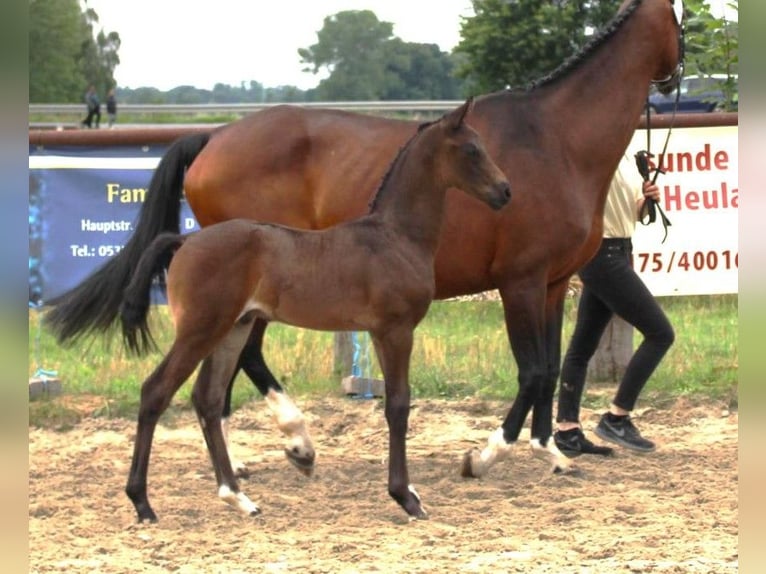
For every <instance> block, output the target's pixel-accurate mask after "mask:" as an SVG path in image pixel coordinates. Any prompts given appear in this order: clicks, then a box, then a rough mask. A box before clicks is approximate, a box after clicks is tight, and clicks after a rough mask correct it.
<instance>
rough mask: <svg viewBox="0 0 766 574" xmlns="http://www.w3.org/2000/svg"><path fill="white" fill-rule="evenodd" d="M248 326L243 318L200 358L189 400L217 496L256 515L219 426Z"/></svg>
mask: <svg viewBox="0 0 766 574" xmlns="http://www.w3.org/2000/svg"><path fill="white" fill-rule="evenodd" d="M250 325H251V322H250V321H249V320H248V318H243V319H242V320H241V321H240V322H239V323H237V324H236V325H235V326H234V328H233V329H232V330H231V331H230V332H229V333H228V335H226V337H225V338H224V339H223V340H222V341H221V342H220V343H219V345H218V346H217V347H216V348H215V350H214V351H213V353H212V354H211V355H210V356H209V357H208V358H206V359H205V360H204V361H203V363H202V367H201V368H200V372H199V376H198V377H197V380H196V382H195V383H194V389H193V390H192V402H193V404H194V408H195V410H196V411H197V418H198V419H199V422H200V426H201V427H202V434H203V435H204V437H205V442H206V443H207V447H208V451H209V452H210V459H211V461H212V463H213V469H214V470H215V476H216V481H217V483H218V496H219V497H220V498H221V499H223V501H224V502H226V503H227V504H229V505H231V506H233V507H234V508H236V509H237V510H239V511H240V512H242V513H244V514H247V515H249V516H255V515H256V514H258V513H260V510H259V508H258V507H257V506H256V505H255V504H254V503H253V502H252V501H251V500H250V499H249V498H248V497H247V496H245V495H244V494H243V493H242V492H240V490H239V485H238V484H237V479H236V477H235V476H234V470H233V468H232V465H231V460H230V459H229V453H228V449H227V446H226V440H225V438H224V434H223V429H222V426H221V412H222V410H223V404H224V400H225V397H226V390H227V388H228V382H229V380H230V378H231V373H232V372H233V371H234V369H235V368H236V364H237V358H238V357H239V354H240V352H241V350H242V347H243V346H244V344H245V341H246V339H247V336H248V333H249V332H250Z"/></svg>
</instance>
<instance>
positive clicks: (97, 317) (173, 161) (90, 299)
mask: <svg viewBox="0 0 766 574" xmlns="http://www.w3.org/2000/svg"><path fill="white" fill-rule="evenodd" d="M209 138H210V136H209V134H207V133H204V134H194V135H190V136H186V137H184V138H181V139H179V140H176V141H175V142H174V143H173V145H171V146H170V149H168V151H167V153H166V154H165V155H164V157H163V158H162V160H161V161H160V163H159V165H158V166H157V169H156V170H155V171H154V174H153V175H152V179H151V182H150V183H149V189H148V190H147V193H146V201H145V202H144V205H143V206H142V207H141V212H140V213H139V216H138V221H137V223H136V227H135V230H134V231H133V235H132V236H131V237H130V239H129V240H128V242H127V243H126V244H125V246H124V247H123V248H122V250H121V251H120V252H119V253H118V254H117V255H116V256H115V257H113V258H112V259H110V260H109V261H107V262H106V263H105V264H104V265H102V266H101V267H99V268H98V269H97V270H96V271H94V272H93V273H92V274H91V275H89V276H88V277H87V278H86V279H85V280H84V281H83V282H82V283H80V284H79V285H78V286H76V287H73V288H72V289H70V290H69V291H67V292H66V293H64V294H63V295H60V296H58V297H56V298H55V299H53V300H51V301H49V302H48V304H50V305H52V306H53V308H52V309H51V310H50V311H49V312H48V313H47V314H46V315H45V319H44V321H45V324H46V325H47V326H48V327H49V328H50V329H51V331H52V332H53V333H54V334H55V336H56V338H57V339H58V341H59V343H61V344H65V343H72V342H74V341H75V340H77V339H78V338H80V337H82V336H86V335H92V334H98V333H102V334H103V333H106V332H108V331H109V330H110V328H111V327H112V326H113V325H114V322H115V321H116V319H117V314H118V313H119V310H120V303H121V302H122V292H123V289H124V288H125V286H126V285H127V284H128V282H129V281H130V278H131V276H132V274H133V271H134V269H135V268H136V266H137V265H138V260H139V259H140V258H141V254H142V253H143V252H144V250H145V249H146V248H147V246H148V245H149V244H150V243H151V242H152V240H153V239H154V238H155V237H157V235H159V234H160V233H162V232H164V231H171V232H174V233H178V232H179V230H180V211H181V196H182V194H183V179H184V174H185V172H186V168H187V167H188V166H189V165H190V164H191V162H192V161H193V160H194V158H196V157H197V155H198V154H199V153H200V151H202V148H204V147H205V145H206V144H207V142H208V139H209Z"/></svg>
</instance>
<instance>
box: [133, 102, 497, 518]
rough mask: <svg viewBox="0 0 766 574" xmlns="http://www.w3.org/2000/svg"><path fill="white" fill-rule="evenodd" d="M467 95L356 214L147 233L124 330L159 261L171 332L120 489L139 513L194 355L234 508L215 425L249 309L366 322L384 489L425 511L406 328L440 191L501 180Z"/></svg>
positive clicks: (424, 302)
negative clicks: (382, 432)
mask: <svg viewBox="0 0 766 574" xmlns="http://www.w3.org/2000/svg"><path fill="white" fill-rule="evenodd" d="M470 106H471V100H469V101H467V102H466V103H465V104H464V105H463V106H461V107H459V108H458V109H456V110H455V111H453V112H451V113H450V114H447V115H445V116H444V117H443V118H442V119H440V120H439V121H436V122H432V123H430V124H424V125H423V126H421V128H420V129H419V130H418V131H417V132H416V134H415V135H414V136H413V137H412V138H411V139H410V141H409V142H408V143H407V144H406V145H405V146H404V147H403V148H402V149H401V150H400V152H399V154H398V155H397V157H396V159H395V160H394V161H393V163H392V164H391V166H390V168H389V170H388V173H387V174H386V175H385V176H384V178H383V181H382V183H381V185H380V188H379V189H378V191H377V194H376V195H375V197H374V199H373V201H372V204H371V207H370V212H369V214H368V215H366V216H364V217H361V218H359V219H356V220H352V221H349V222H346V223H342V224H340V225H337V226H335V227H331V228H328V229H325V230H322V231H305V230H298V229H294V228H289V227H284V226H281V225H270V224H262V223H255V222H252V221H248V220H243V219H238V220H231V221H228V222H224V223H221V224H217V225H213V226H210V227H207V228H205V229H203V230H201V231H199V232H198V233H195V234H192V235H189V236H181V235H176V234H165V235H161V236H160V237H158V238H157V239H156V240H155V241H154V242H153V243H152V245H151V246H150V247H149V249H148V250H147V251H146V253H145V254H144V256H143V257H142V259H141V261H140V262H139V265H138V268H137V270H136V272H135V274H134V276H133V279H132V281H131V283H130V285H129V286H128V288H127V289H126V291H125V296H124V304H123V310H122V321H123V333H124V335H125V337H126V341H127V343H128V344H129V346H131V347H132V348H134V349H138V350H140V349H141V348H142V346H143V344H144V343H146V342H147V341H148V340H149V338H150V334H149V331H148V324H147V322H146V319H147V314H148V308H149V292H150V286H151V281H152V278H153V277H154V276H156V275H157V274H158V273H162V269H163V267H164V264H165V263H166V262H167V258H168V257H169V256H170V254H171V253H172V252H173V251H175V253H174V254H172V261H171V263H170V267H169V270H168V274H167V294H168V304H169V307H170V313H171V316H172V318H173V321H174V323H175V328H176V336H175V341H174V343H173V346H172V348H171V349H170V351H169V352H168V354H167V355H166V357H165V359H164V360H163V361H162V363H161V364H160V365H159V367H157V369H156V370H155V371H154V372H153V373H152V374H151V375H150V376H149V378H148V379H147V380H146V381H145V382H144V384H143V387H142V391H141V405H140V410H139V416H138V431H137V434H136V442H135V450H134V454H133V462H132V465H131V469H130V475H129V478H128V485H127V488H126V491H127V494H128V496H129V497H130V499H131V500H132V501H133V504H134V505H135V508H136V512H137V513H138V518H139V520H144V519H148V520H156V515H155V513H154V511H153V510H152V508H151V506H150V505H149V500H148V497H147V492H146V478H147V470H148V464H149V454H150V450H151V444H152V437H153V433H154V429H155V426H156V423H157V420H158V419H159V417H160V415H161V414H162V412H163V411H164V410H165V408H166V407H167V406H168V404H169V403H170V400H171V397H172V396H173V394H174V393H175V392H176V391H177V390H178V388H179V387H180V386H181V385H182V384H183V383H184V381H185V380H186V379H187V378H188V377H189V376H190V375H191V374H192V372H193V371H194V369H195V368H196V367H197V365H199V363H200V361H202V368H201V370H200V373H199V376H198V378H197V381H196V383H195V385H194V389H193V392H192V400H193V403H194V406H195V409H196V411H197V415H198V417H199V421H200V424H201V426H202V431H203V434H204V436H205V441H206V443H207V446H208V449H209V451H210V455H211V458H212V462H213V467H214V469H215V473H216V479H217V482H218V488H219V492H218V493H219V496H220V497H221V498H222V499H224V500H225V501H226V502H228V503H229V504H231V505H232V506H234V507H235V508H237V509H239V510H241V511H242V512H245V513H247V514H256V513H258V512H259V510H258V507H257V506H256V505H255V504H254V503H253V502H251V501H250V499H248V498H247V497H246V496H245V495H244V494H243V493H242V492H240V490H239V487H238V484H237V481H236V478H235V476H234V472H233V470H232V466H231V462H230V459H229V455H228V452H227V448H226V442H225V440H224V435H223V433H222V430H221V424H220V423H221V413H222V410H223V404H224V399H225V396H226V390H227V386H228V384H229V380H230V378H231V376H232V373H233V372H234V370H235V368H236V367H237V362H238V359H239V356H240V353H241V351H242V349H243V347H244V346H245V344H246V342H247V340H248V338H249V336H250V332H251V330H252V327H253V322H254V321H255V320H256V319H261V320H265V321H280V322H283V323H287V324H290V325H295V326H299V327H305V328H309V329H321V330H329V331H342V330H353V331H369V333H370V336H371V338H372V341H373V344H374V347H375V350H376V353H377V356H378V359H379V362H380V366H381V368H382V370H383V376H384V379H385V382H386V404H385V414H386V420H387V422H388V426H389V433H390V442H389V449H390V452H389V476H388V491H389V493H390V495H391V496H392V497H393V498H394V499H395V500H396V501H397V502H398V503H399V504H400V505H401V506H402V508H404V510H405V511H406V512H407V513H408V514H409V515H410V516H412V517H416V518H423V517H425V516H426V512H425V511H424V510H423V507H422V506H421V502H420V498H419V496H418V495H417V494H416V493H415V491H414V489H413V488H412V486H411V485H410V478H409V473H408V471H407V460H406V451H405V437H406V433H407V420H408V416H409V409H410V387H409V381H408V375H409V362H410V354H411V351H412V343H413V332H414V330H415V327H416V326H417V325H418V323H419V322H420V321H421V320H422V319H423V317H424V316H425V314H426V311H427V310H428V307H429V305H430V304H431V301H432V299H433V296H434V268H433V263H434V253H435V252H436V248H437V245H438V241H439V233H440V231H441V223H442V219H443V214H444V205H445V195H446V193H447V189H448V188H450V187H457V188H460V189H461V190H463V191H465V192H466V193H467V194H468V195H471V196H473V197H474V198H476V199H478V200H479V201H476V208H481V209H487V207H486V206H484V205H481V203H480V202H483V203H485V204H487V205H489V206H490V207H491V208H493V209H495V210H499V209H500V208H501V207H503V206H504V205H505V204H506V203H507V202H508V200H509V199H510V191H509V184H508V181H507V180H506V178H505V175H504V174H503V172H502V171H500V169H499V168H498V167H497V166H496V165H495V164H494V163H493V162H492V160H491V159H490V158H489V156H488V155H487V154H486V152H485V150H484V147H483V145H482V143H481V141H480V140H479V137H478V135H477V133H476V132H475V131H474V130H473V129H471V128H470V127H469V126H468V125H467V124H466V123H465V122H464V119H465V116H466V113H467V112H468V110H469V109H470Z"/></svg>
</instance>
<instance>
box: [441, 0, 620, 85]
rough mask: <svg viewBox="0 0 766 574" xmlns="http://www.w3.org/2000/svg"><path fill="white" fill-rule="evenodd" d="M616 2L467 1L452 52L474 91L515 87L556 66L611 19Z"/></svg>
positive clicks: (573, 0)
mask: <svg viewBox="0 0 766 574" xmlns="http://www.w3.org/2000/svg"><path fill="white" fill-rule="evenodd" d="M618 6H619V1H618V0H550V1H548V2H541V1H540V0H473V9H474V16H472V17H469V18H465V19H464V21H463V24H462V26H461V37H462V38H461V41H460V43H459V44H458V45H457V47H456V48H455V53H456V54H457V55H458V56H461V57H462V59H461V60H460V62H461V63H460V65H459V67H458V69H457V72H456V73H457V75H458V76H459V77H461V78H465V79H466V80H467V82H468V83H469V85H470V87H471V89H472V91H474V92H490V91H494V90H499V89H502V88H504V87H506V86H511V87H517V86H521V85H525V84H528V83H530V82H532V81H533V80H536V79H538V78H540V77H542V76H544V75H546V74H548V73H550V72H552V71H553V70H555V69H556V68H557V67H558V66H559V65H561V64H562V63H563V62H564V61H565V60H566V59H567V58H568V57H569V56H571V55H573V54H575V53H576V52H577V51H578V50H579V49H580V48H581V47H582V46H583V45H584V44H585V43H586V42H587V40H588V38H589V35H590V33H592V31H593V29H600V28H602V27H603V26H604V25H605V24H606V23H607V22H608V21H609V19H610V18H611V17H612V16H614V14H615V13H616V11H617V8H618Z"/></svg>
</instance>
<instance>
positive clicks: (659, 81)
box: [652, 0, 684, 94]
mask: <svg viewBox="0 0 766 574" xmlns="http://www.w3.org/2000/svg"><path fill="white" fill-rule="evenodd" d="M660 4H663V6H662V9H663V10H664V11H665V12H666V13H667V15H666V20H667V26H665V28H664V30H666V32H664V33H663V34H662V35H661V36H659V35H658V37H657V41H658V42H664V43H665V46H664V47H665V49H664V50H663V54H665V58H663V61H662V62H661V63H660V68H659V70H658V72H659V73H658V75H657V78H655V79H653V80H652V83H653V84H654V85H655V86H656V87H657V90H659V91H660V93H662V94H669V93H670V92H672V91H673V90H675V89H676V88H677V87H678V84H679V83H680V82H681V77H682V76H683V70H684V6H683V0H661V2H660Z"/></svg>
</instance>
